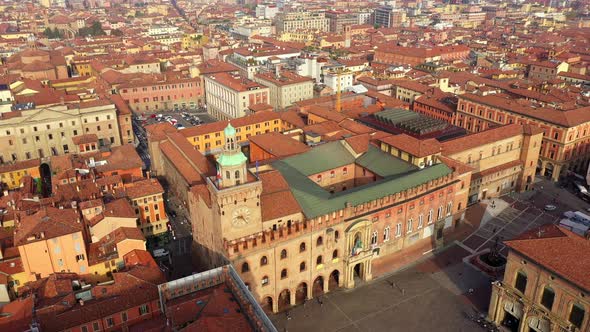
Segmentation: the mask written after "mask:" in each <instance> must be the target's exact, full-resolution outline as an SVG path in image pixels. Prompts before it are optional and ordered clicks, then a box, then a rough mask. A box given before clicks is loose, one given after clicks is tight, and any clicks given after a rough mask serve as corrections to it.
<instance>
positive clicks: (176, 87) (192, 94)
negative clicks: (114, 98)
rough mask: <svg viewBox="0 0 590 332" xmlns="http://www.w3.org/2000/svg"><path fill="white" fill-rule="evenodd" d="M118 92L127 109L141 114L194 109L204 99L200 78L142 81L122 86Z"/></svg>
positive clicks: (201, 103) (200, 104)
mask: <svg viewBox="0 0 590 332" xmlns="http://www.w3.org/2000/svg"><path fill="white" fill-rule="evenodd" d="M118 90H119V94H120V95H121V97H122V98H123V100H125V101H126V102H127V103H128V104H129V107H130V108H131V109H132V110H133V111H135V112H141V113H157V112H165V111H170V110H179V109H196V108H197V107H200V106H202V105H203V103H204V99H205V93H204V90H203V86H202V82H201V79H200V78H186V79H184V78H173V79H165V80H153V81H147V82H146V81H145V80H142V81H140V82H129V83H127V84H122V85H120V86H119V87H118Z"/></svg>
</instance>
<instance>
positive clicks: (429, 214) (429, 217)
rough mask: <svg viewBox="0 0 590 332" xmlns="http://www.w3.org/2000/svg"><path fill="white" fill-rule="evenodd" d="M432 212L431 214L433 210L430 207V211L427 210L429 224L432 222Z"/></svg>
mask: <svg viewBox="0 0 590 332" xmlns="http://www.w3.org/2000/svg"><path fill="white" fill-rule="evenodd" d="M432 214H433V211H432V209H430V211H428V223H429V224H430V223H432Z"/></svg>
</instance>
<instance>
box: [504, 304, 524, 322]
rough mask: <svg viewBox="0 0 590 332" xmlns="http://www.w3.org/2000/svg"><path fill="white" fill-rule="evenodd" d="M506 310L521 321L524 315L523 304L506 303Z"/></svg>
mask: <svg viewBox="0 0 590 332" xmlns="http://www.w3.org/2000/svg"><path fill="white" fill-rule="evenodd" d="M504 310H506V312H508V313H509V314H511V315H512V316H514V317H516V318H518V319H521V318H522V315H523V306H522V303H518V302H516V303H514V302H512V301H506V302H505V303H504Z"/></svg>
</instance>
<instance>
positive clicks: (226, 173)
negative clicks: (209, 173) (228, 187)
mask: <svg viewBox="0 0 590 332" xmlns="http://www.w3.org/2000/svg"><path fill="white" fill-rule="evenodd" d="M225 178H226V179H230V178H231V177H230V176H229V171H225Z"/></svg>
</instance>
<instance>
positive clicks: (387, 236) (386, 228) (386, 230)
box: [383, 226, 389, 241]
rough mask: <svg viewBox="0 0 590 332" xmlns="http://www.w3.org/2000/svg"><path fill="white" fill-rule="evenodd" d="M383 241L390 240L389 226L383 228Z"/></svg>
mask: <svg viewBox="0 0 590 332" xmlns="http://www.w3.org/2000/svg"><path fill="white" fill-rule="evenodd" d="M383 241H389V226H387V227H385V229H384V230H383Z"/></svg>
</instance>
